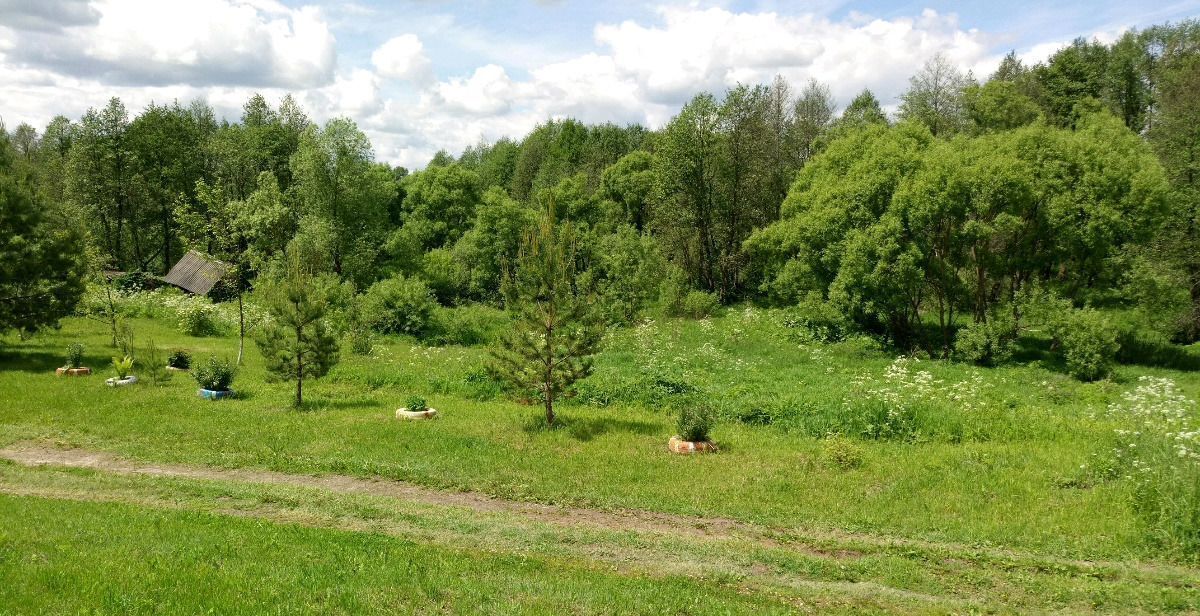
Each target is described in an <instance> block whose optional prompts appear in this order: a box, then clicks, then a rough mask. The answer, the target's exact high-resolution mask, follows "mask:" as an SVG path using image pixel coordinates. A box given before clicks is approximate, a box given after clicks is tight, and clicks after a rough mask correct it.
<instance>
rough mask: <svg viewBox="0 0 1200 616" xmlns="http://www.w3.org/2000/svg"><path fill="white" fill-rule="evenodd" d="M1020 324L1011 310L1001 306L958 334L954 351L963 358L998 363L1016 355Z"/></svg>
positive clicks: (977, 362)
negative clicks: (1014, 318)
mask: <svg viewBox="0 0 1200 616" xmlns="http://www.w3.org/2000/svg"><path fill="white" fill-rule="evenodd" d="M1016 339H1017V324H1016V321H1014V320H1013V318H1012V315H1011V313H1009V312H1008V311H1006V310H1001V311H1000V312H999V313H997V314H996V315H993V316H992V318H990V319H988V320H987V321H984V322H982V323H972V324H970V325H968V326H966V327H964V328H962V329H960V330H958V333H957V334H956V335H955V337H954V355H955V356H956V357H957V358H958V359H959V360H960V361H965V362H970V363H973V364H979V365H980V366H995V365H996V364H1000V363H1004V362H1005V361H1008V359H1009V358H1010V357H1012V351H1013V343H1014V342H1015V341H1016Z"/></svg>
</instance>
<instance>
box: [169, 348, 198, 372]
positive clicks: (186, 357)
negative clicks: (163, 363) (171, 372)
mask: <svg viewBox="0 0 1200 616" xmlns="http://www.w3.org/2000/svg"><path fill="white" fill-rule="evenodd" d="M167 365H168V366H170V367H172V368H178V369H180V370H187V369H189V368H191V367H192V355H191V354H190V353H188V352H187V351H185V350H183V349H175V350H174V351H171V354H170V355H168V356H167Z"/></svg>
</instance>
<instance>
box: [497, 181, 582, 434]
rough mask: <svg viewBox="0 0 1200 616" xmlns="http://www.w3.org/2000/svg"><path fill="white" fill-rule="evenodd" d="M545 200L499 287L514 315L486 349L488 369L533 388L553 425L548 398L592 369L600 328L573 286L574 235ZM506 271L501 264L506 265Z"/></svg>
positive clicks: (526, 388) (562, 392) (556, 396)
mask: <svg viewBox="0 0 1200 616" xmlns="http://www.w3.org/2000/svg"><path fill="white" fill-rule="evenodd" d="M554 218H555V217H554V204H553V202H550V203H549V204H548V207H547V210H546V213H545V214H544V216H543V217H542V221H541V224H539V225H538V226H537V227H536V228H535V229H533V230H532V231H531V232H530V233H529V235H528V236H527V237H526V240H525V244H524V246H522V248H521V250H520V252H519V253H518V256H517V262H516V267H515V270H514V271H511V272H506V274H505V277H504V284H503V291H504V296H505V300H506V303H507V305H508V308H509V310H510V311H511V312H513V313H514V315H515V317H516V318H515V319H514V323H513V327H512V328H511V329H509V331H508V332H507V333H506V334H505V335H504V337H503V338H502V339H501V340H500V344H499V345H498V346H497V347H496V348H495V349H493V350H492V358H493V361H492V362H491V364H490V365H489V370H490V371H491V373H492V374H493V376H496V377H497V378H499V379H501V380H503V381H506V382H508V383H510V384H512V385H513V386H515V387H517V388H518V389H521V390H524V391H536V392H538V393H539V394H540V395H541V396H542V399H543V402H544V404H545V405H546V424H547V425H551V426H552V425H554V402H555V400H557V399H559V398H561V397H564V396H568V395H570V393H571V386H572V385H573V384H574V383H575V382H576V381H578V380H579V379H581V378H583V377H585V376H587V375H588V374H589V373H590V372H591V369H592V355H594V354H595V352H596V347H597V346H598V344H599V342H600V335H601V331H602V330H601V328H600V327H599V322H598V320H597V319H596V317H595V311H594V310H592V305H591V303H592V302H590V301H589V300H588V298H586V297H583V296H582V295H580V294H579V293H578V292H577V290H576V289H575V288H574V287H573V284H572V282H573V280H574V278H575V266H574V262H575V238H574V234H573V233H572V228H571V227H570V225H565V224H563V225H560V224H555V220H554ZM506 269H507V268H506Z"/></svg>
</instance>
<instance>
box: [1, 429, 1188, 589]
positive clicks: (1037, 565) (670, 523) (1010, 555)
mask: <svg viewBox="0 0 1200 616" xmlns="http://www.w3.org/2000/svg"><path fill="white" fill-rule="evenodd" d="M0 459H7V460H10V461H13V462H16V463H18V464H22V465H25V466H54V467H69V468H90V469H96V470H98V471H103V472H106V473H115V474H122V475H145V476H156V477H167V478H180V479H196V480H212V481H232V482H241V483H247V484H265V485H277V486H291V487H298V488H310V489H318V490H324V491H328V492H332V493H338V494H361V495H369V496H377V497H384V498H391V499H397V500H400V501H404V502H408V503H417V504H424V505H430V506H436V507H454V508H459V509H465V510H469V511H475V512H481V513H489V512H490V513H506V514H512V515H515V516H519V517H521V518H522V519H525V520H528V521H533V522H539V523H544V524H551V525H554V526H557V527H566V528H571V529H581V530H582V529H587V528H593V529H599V530H604V531H614V532H630V531H632V532H635V533H652V534H655V535H660V536H668V537H681V538H684V539H688V538H702V539H705V540H707V541H716V542H720V541H739V542H750V543H752V544H755V545H758V546H760V547H762V548H764V549H782V550H786V551H789V552H794V553H801V554H808V555H812V556H814V557H819V558H823V559H831V560H834V561H853V560H855V559H858V558H861V557H863V556H865V555H870V554H872V553H875V554H879V553H892V554H895V553H903V552H905V551H909V550H914V549H915V550H926V551H929V552H931V554H929V555H927V556H934V557H938V558H944V559H947V560H948V561H954V562H957V561H958V559H959V558H969V559H970V560H972V561H974V562H975V563H976V564H979V565H986V564H987V563H989V562H992V563H999V564H1001V565H1002V566H1003V567H1005V568H1007V569H1026V570H1028V571H1030V572H1033V571H1038V570H1041V569H1042V568H1044V567H1045V566H1046V565H1052V566H1054V567H1056V568H1057V569H1059V570H1060V573H1063V574H1066V575H1077V576H1096V575H1108V576H1114V575H1115V576H1117V577H1124V576H1132V577H1138V578H1144V579H1147V580H1148V581H1149V580H1157V579H1162V580H1163V581H1165V580H1167V579H1172V582H1168V583H1172V585H1174V584H1177V583H1178V579H1179V578H1180V577H1183V578H1189V577H1190V578H1193V579H1194V576H1195V571H1194V570H1190V569H1187V568H1184V567H1178V566H1173V565H1166V564H1149V563H1128V562H1113V561H1092V560H1078V559H1068V558H1058V557H1053V556H1047V555H1043V554H1037V553H1029V552H1021V551H1017V550H1009V549H1003V548H981V547H978V546H969V545H962V544H955V543H943V542H931V541H923V540H914V539H901V538H893V537H881V536H875V535H867V534H857V533H842V532H837V531H822V530H814V529H780V528H769V527H764V526H758V525H754V524H749V523H745V522H740V521H736V520H730V519H724V518H700V517H694V516H685V515H676V514H665V513H656V512H648V511H637V510H616V511H604V510H598V509H588V508H582V507H569V506H557V505H546V504H540V503H531V502H522V501H512V500H505V499H500V498H495V497H491V496H488V495H485V494H479V493H474V492H452V491H445V490H437V489H432V488H427V487H423V486H419V485H415V484H411V483H406V482H403V481H396V480H391V479H370V478H359V477H349V476H344V475H321V476H312V475H294V474H288V473H280V472H276V471H269V470H259V469H223V468H213V467H202V466H191V465H181V464H158V463H151V462H142V461H134V460H128V459H124V458H120V457H118V456H114V455H112V454H109V453H106V452H100V451H93V450H87V449H61V448H56V447H51V446H47V445H45V444H42V443H38V442H24V443H16V444H13V445H11V446H9V447H6V448H3V449H0Z"/></svg>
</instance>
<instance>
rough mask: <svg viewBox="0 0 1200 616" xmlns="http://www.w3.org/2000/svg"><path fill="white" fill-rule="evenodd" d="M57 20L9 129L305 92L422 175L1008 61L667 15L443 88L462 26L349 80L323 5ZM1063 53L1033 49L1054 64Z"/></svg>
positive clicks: (931, 27) (927, 23)
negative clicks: (607, 126) (516, 150)
mask: <svg viewBox="0 0 1200 616" xmlns="http://www.w3.org/2000/svg"><path fill="white" fill-rule="evenodd" d="M13 1H16V2H17V4H18V6H21V5H22V3H21V2H20V0H0V9H4V10H5V11H7V10H9V6H10V5H11V3H12V2H13ZM343 4H345V3H343ZM329 6H336V3H334V5H329ZM46 7H47V9H46V11H50V10H51V9H53V11H58V12H60V13H61V12H66V13H68V14H70V15H73V16H75V19H74V21H70V23H68V24H67V25H64V26H61V27H58V29H57V30H55V29H47V28H46V27H44V26H45V24H44V22H45V21H46V20H45V19H44V17H45V15H44V13H46V11H42V10H40V9H39V11H40V12H28V11H27V12H26V13H28V14H25V13H22V15H25V17H23V18H22V19H23V20H24V21H25V22H29V24H32V25H22V24H21V23H20V21H19V20H13V22H12V23H8V22H6V23H5V25H4V26H0V91H3V92H4V101H3V104H2V105H0V113H2V114H3V115H4V117H5V119H6V120H7V121H8V124H9V125H13V124H15V123H16V122H20V121H29V122H31V123H33V124H35V125H39V126H43V125H44V124H45V122H46V121H47V120H48V119H49V116H51V115H53V114H55V113H64V114H67V115H69V116H70V117H73V118H77V117H79V115H80V114H81V113H82V112H83V111H84V110H85V109H86V107H88V106H101V105H103V104H104V103H105V102H106V101H107V99H108V98H109V97H110V96H120V97H121V98H122V99H123V100H124V101H125V102H126V104H127V106H128V107H129V108H130V111H131V112H133V113H136V112H137V111H139V110H140V109H141V108H142V107H143V106H145V105H146V104H147V103H149V102H150V101H151V100H154V101H157V102H160V103H162V102H169V101H171V100H173V99H178V100H180V101H187V100H190V99H192V98H197V97H200V98H204V99H206V100H208V101H209V102H210V103H211V104H212V105H213V106H214V107H215V108H216V110H217V112H218V113H219V114H222V115H224V116H225V117H228V118H230V119H236V118H237V117H238V116H239V115H240V110H241V105H242V104H243V103H244V102H245V100H246V99H247V98H248V97H249V96H250V95H251V94H252V93H253V92H254V91H260V92H262V93H263V94H264V95H265V96H267V97H268V99H271V100H274V101H278V100H279V98H281V97H282V96H283V95H284V94H286V93H287V92H288V91H292V92H294V93H295V95H296V96H297V99H298V100H299V101H300V103H301V104H302V105H303V106H304V107H305V108H306V110H307V111H308V113H309V114H310V116H311V117H312V118H313V119H314V120H317V121H319V122H324V121H325V120H327V119H329V118H331V117H334V116H337V115H348V116H350V117H352V118H353V119H354V120H355V121H356V122H358V124H359V125H360V127H361V128H362V129H363V130H364V131H365V132H366V133H367V134H368V136H370V137H371V139H372V142H373V143H374V145H375V148H376V152H377V154H378V156H379V157H380V158H381V159H383V160H387V161H389V162H393V163H398V164H404V165H406V166H409V167H419V166H421V165H423V164H424V163H425V162H427V161H428V159H429V157H430V156H431V155H432V154H433V153H434V152H436V151H437V150H438V149H443V148H444V149H447V150H449V151H451V152H458V151H461V150H462V149H463V148H464V147H466V146H468V145H472V144H474V143H477V142H478V141H479V140H480V139H484V140H489V141H490V140H495V139H498V138H500V137H502V136H511V137H520V136H522V135H524V134H525V133H526V132H528V131H529V130H530V129H531V128H533V126H534V125H536V124H537V123H538V122H542V121H545V120H547V119H550V118H563V117H575V118H578V119H580V120H583V121H585V122H590V123H599V122H605V121H613V122H617V123H621V124H624V123H632V122H640V123H643V124H645V125H647V126H649V127H651V128H657V127H659V126H662V125H663V124H664V123H665V122H666V121H667V120H669V119H670V117H671V116H672V115H674V114H675V113H676V112H677V111H678V109H679V106H680V105H682V104H683V103H685V102H686V101H687V100H688V99H689V98H690V97H691V96H693V95H694V94H696V93H697V92H699V91H701V90H708V91H711V92H714V93H716V94H718V95H719V94H721V93H722V92H723V91H724V90H725V89H726V88H729V87H732V86H734V85H736V84H738V83H766V82H769V81H770V80H771V79H772V78H773V77H774V76H775V75H776V74H782V75H783V76H784V77H786V78H787V79H788V80H789V81H791V82H792V84H793V85H794V86H796V88H797V89H799V86H800V85H801V84H802V83H803V82H804V81H806V80H808V79H809V78H815V79H818V80H820V81H823V82H825V83H827V84H829V86H830V87H831V89H832V90H833V93H834V95H835V97H836V98H837V99H838V100H839V102H840V103H841V104H843V105H844V104H845V103H846V102H848V101H849V100H850V99H851V98H852V97H853V96H854V95H855V94H857V93H858V92H859V91H861V90H862V89H863V88H870V89H872V90H873V91H874V92H875V93H876V95H877V96H878V97H879V98H880V100H881V101H882V102H883V103H884V105H885V106H893V105H894V104H895V101H896V97H897V96H898V95H899V94H900V93H901V92H902V91H903V90H904V89H905V87H906V86H907V81H908V77H909V76H910V75H911V74H912V73H913V72H915V71H916V70H917V69H918V68H919V66H920V65H921V64H922V63H923V62H924V61H925V60H927V59H928V58H930V57H932V56H933V55H934V54H936V53H942V54H945V55H946V57H948V58H949V59H950V60H951V61H953V62H955V63H956V64H958V65H959V66H960V67H962V68H963V69H970V70H974V71H975V73H976V75H978V76H980V77H985V76H986V75H987V74H989V73H990V72H991V71H992V70H993V69H994V67H995V65H996V64H997V63H998V61H999V58H1000V54H1001V53H1002V52H1003V51H1004V49H997V48H998V47H1002V45H1000V44H999V43H1000V42H1001V40H1000V39H999V38H998V37H996V36H994V35H991V34H988V33H984V32H980V31H978V30H974V29H968V28H964V27H962V26H961V25H960V24H959V23H958V21H957V19H956V17H954V16H953V15H943V14H939V13H937V12H934V11H931V10H926V11H924V12H923V13H922V14H920V15H918V16H914V17H896V18H892V19H877V18H873V17H870V16H867V15H863V14H860V13H851V14H850V15H849V16H848V17H846V18H843V19H830V18H828V17H825V16H822V15H819V14H811V13H810V14H802V15H784V14H780V13H776V12H737V11H733V10H728V9H724V8H695V7H678V6H677V7H666V8H660V9H658V11H657V13H656V15H657V18H655V19H654V20H653V21H652V22H641V23H639V22H635V21H624V22H620V23H612V24H598V25H596V26H595V28H594V30H593V43H594V45H593V46H592V47H591V49H586V48H585V49H583V50H581V51H579V52H578V53H576V54H575V55H573V56H563V55H562V54H561V53H554V54H542V55H541V56H538V54H536V53H533V51H532V50H533V49H534V48H535V47H536V42H534V41H530V42H527V43H525V47H524V48H523V51H521V53H519V54H518V55H519V56H520V57H522V58H524V59H525V60H527V62H522V63H510V62H507V61H498V60H497V61H493V60H491V59H490V58H495V57H497V56H496V55H495V54H493V55H491V56H487V58H488V59H482V60H480V61H479V62H480V66H478V67H477V68H474V69H473V70H471V71H469V72H467V73H465V74H460V75H455V76H452V77H449V78H445V79H442V80H440V81H439V80H435V78H434V74H433V67H434V65H435V62H436V61H437V59H438V58H437V57H436V54H435V57H432V58H431V55H430V52H429V51H428V47H427V45H426V44H425V43H426V42H429V43H431V47H432V49H434V50H437V51H441V50H442V49H443V48H442V47H440V46H439V45H437V44H436V43H437V42H438V41H441V40H442V39H441V38H438V37H443V36H449V35H450V34H457V33H458V31H457V30H446V31H445V32H444V33H442V34H437V32H438V31H437V29H436V28H435V29H434V30H433V31H428V28H427V29H426V30H422V36H423V37H424V38H425V39H426V40H425V41H423V40H422V39H421V38H418V37H417V36H416V35H415V34H407V33H397V34H393V33H389V36H390V38H388V39H387V40H385V41H384V42H383V43H382V44H380V45H379V46H378V47H375V48H374V50H373V53H372V52H371V51H372V50H371V49H370V48H368V49H367V50H365V52H360V55H358V56H356V59H358V61H359V63H358V64H351V65H349V66H341V67H339V66H337V57H336V50H335V41H334V38H333V35H332V33H331V30H330V26H329V25H327V23H326V21H325V20H324V15H323V13H322V12H321V11H320V10H318V9H316V8H312V7H301V8H290V7H288V6H285V5H283V4H281V3H279V2H277V1H276V0H195V2H189V3H175V2H171V3H167V2H156V1H153V0H93V1H92V2H91V4H88V5H84V8H87V9H88V10H87V11H81V5H80V4H79V2H77V1H75V2H73V1H71V0H57V2H56V3H54V5H53V6H51V5H50V4H47V5H46ZM330 10H331V11H333V10H334V9H333V8H331V9H330ZM338 10H340V11H341V12H342V13H343V14H345V15H350V14H351V13H353V12H352V11H350V12H347V11H346V10H343V9H338ZM53 11H52V12H53ZM14 14H15V13H14ZM6 17H7V16H6ZM93 18H94V19H93ZM366 18H367V19H369V18H370V16H367V17H366ZM39 20H40V21H39ZM435 25H437V24H435ZM443 29H444V28H443ZM431 32H432V33H431ZM431 36H432V37H434V40H430V37H431ZM455 40H456V41H458V39H457V38H455ZM1057 46H1058V44H1049V45H1047V46H1035V47H1033V48H1031V49H1028V50H1025V51H1026V52H1027V54H1028V57H1030V59H1035V58H1036V59H1041V58H1044V57H1045V56H1046V55H1048V53H1049V50H1051V48H1056V47H1057ZM585 47H586V46H585ZM514 53H515V52H514Z"/></svg>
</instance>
